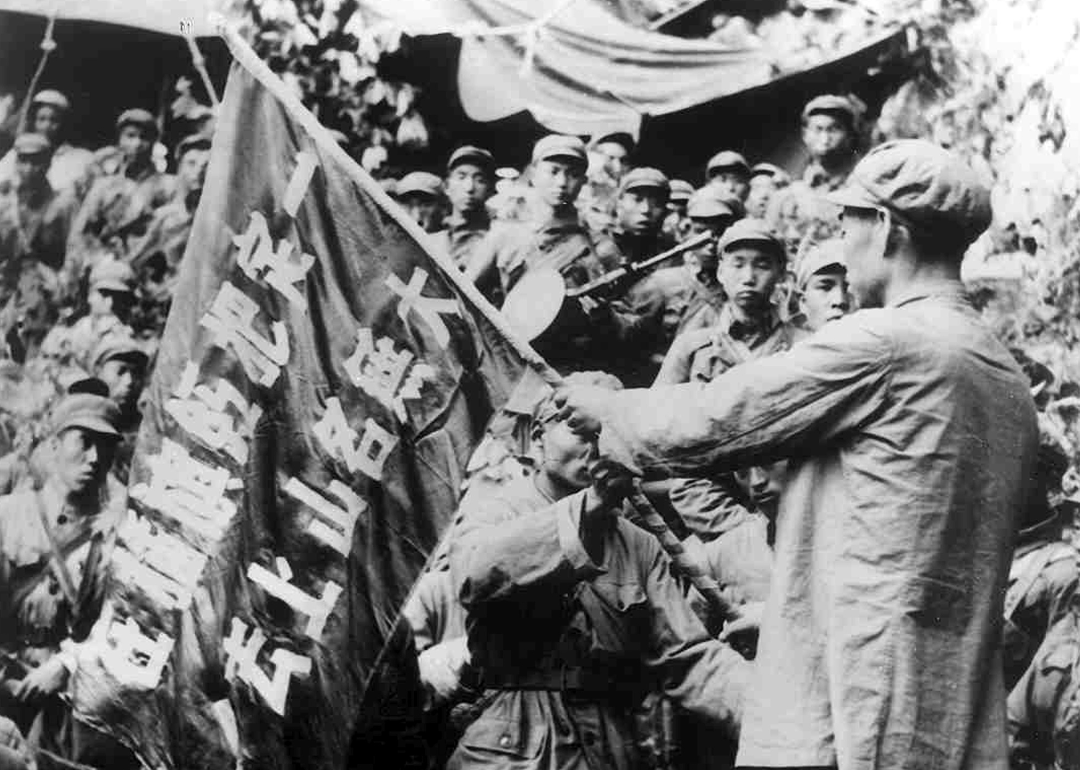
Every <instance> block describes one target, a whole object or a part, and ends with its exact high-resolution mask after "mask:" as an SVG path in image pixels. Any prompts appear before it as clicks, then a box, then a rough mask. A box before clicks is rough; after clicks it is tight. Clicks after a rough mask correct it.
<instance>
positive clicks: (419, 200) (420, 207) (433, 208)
mask: <svg viewBox="0 0 1080 770" xmlns="http://www.w3.org/2000/svg"><path fill="white" fill-rule="evenodd" d="M401 205H402V206H403V207H404V208H405V211H407V212H408V213H409V216H410V217H412V219H413V220H414V221H415V222H416V223H417V224H418V225H420V227H421V228H423V230H424V232H426V233H433V232H435V231H436V230H438V229H439V221H438V220H439V201H438V199H437V198H435V197H434V196H431V195H417V194H414V193H409V194H408V195H404V196H402V198H401Z"/></svg>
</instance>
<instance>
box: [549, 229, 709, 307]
mask: <svg viewBox="0 0 1080 770" xmlns="http://www.w3.org/2000/svg"><path fill="white" fill-rule="evenodd" d="M713 237H714V236H713V234H712V233H710V232H704V233H698V234H697V235H695V236H694V237H692V238H690V239H689V240H686V241H683V242H682V243H680V244H679V245H677V246H674V247H673V248H670V249H668V250H667V251H664V252H661V253H659V254H657V255H656V256H655V257H649V258H648V259H643V260H641V261H640V262H633V263H630V264H628V265H623V266H622V267H617V268H615V269H614V270H611V271H610V272H607V273H604V274H603V275H602V276H600V277H599V278H595V279H593V280H591V281H589V282H588V283H587V284H585V285H584V286H578V287H577V288H574V289H568V290H567V292H566V296H568V297H591V296H592V295H594V294H598V293H600V292H601V291H602V290H603V289H604V288H606V287H608V286H611V285H612V284H615V283H617V282H619V281H623V280H625V279H627V278H633V277H635V276H638V275H641V274H642V273H644V272H645V271H646V270H648V269H649V268H651V267H653V266H654V265H658V264H660V263H661V262H665V261H667V260H669V259H671V258H673V257H677V256H679V255H680V254H683V253H685V252H687V251H691V250H693V249H696V248H698V247H699V246H704V245H705V244H706V243H708V242H709V241H710V240H712V239H713Z"/></svg>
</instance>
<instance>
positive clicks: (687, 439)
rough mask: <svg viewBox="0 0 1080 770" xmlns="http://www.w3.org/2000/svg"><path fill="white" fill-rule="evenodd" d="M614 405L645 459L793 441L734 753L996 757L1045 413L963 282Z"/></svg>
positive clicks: (749, 453)
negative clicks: (1015, 561) (1024, 527)
mask: <svg viewBox="0 0 1080 770" xmlns="http://www.w3.org/2000/svg"><path fill="white" fill-rule="evenodd" d="M605 410H606V411H605V418H604V428H603V431H602V433H601V440H600V443H601V451H602V452H604V453H605V454H607V455H609V456H611V457H613V458H615V459H618V460H621V461H623V462H626V463H630V464H633V465H636V466H637V467H639V468H641V469H643V470H645V471H650V470H652V471H657V470H659V471H661V472H664V473H666V474H668V475H702V473H708V472H714V471H721V470H726V469H729V468H733V467H740V466H745V465H748V464H752V463H760V462H763V461H768V460H772V459H779V458H783V457H787V458H791V459H790V464H789V470H788V476H787V479H786V486H785V489H784V494H783V495H782V496H781V502H780V512H779V516H778V525H777V534H776V546H775V553H776V564H775V571H774V574H773V583H772V586H771V593H770V595H769V599H768V601H767V602H766V608H765V614H764V617H763V620H762V631H761V638H760V642H759V646H758V657H757V664H756V675H755V676H756V682H755V685H756V686H755V687H753V688H751V690H750V692H749V693H748V705H747V709H746V716H745V719H744V722H743V729H742V734H741V738H740V755H739V764H741V765H748V766H800V765H810V766H815V765H823V766H831V765H836V764H839V766H840V767H844V768H871V767H889V768H894V767H895V768H908V767H910V768H926V767H934V768H958V769H959V768H984V767H991V768H1004V767H1005V741H1004V735H1005V724H1004V699H1003V694H1004V685H1003V683H1002V671H1001V657H1000V639H1001V632H1002V620H1001V613H1002V597H1003V594H1004V588H1005V580H1006V576H1007V574H1008V565H1009V558H1010V555H1011V548H1012V539H1013V534H1014V527H1015V521H1014V519H1015V516H1016V512H1017V511H1019V510H1021V504H1022V502H1023V501H1024V498H1025V495H1026V494H1027V491H1028V490H1027V487H1028V484H1029V481H1028V480H1029V478H1030V472H1031V470H1032V467H1033V462H1034V457H1035V451H1034V450H1035V446H1036V441H1037V428H1036V422H1035V411H1034V406H1033V404H1032V402H1031V397H1030V395H1029V393H1028V389H1027V383H1026V380H1025V378H1024V376H1023V374H1022V373H1021V372H1020V370H1019V368H1018V367H1017V366H1016V364H1015V363H1014V362H1013V360H1012V358H1011V357H1010V356H1009V354H1008V352H1007V351H1006V350H1005V348H1004V347H1003V346H1002V345H1001V344H1000V343H999V342H998V341H997V340H996V339H994V337H993V335H992V334H991V332H990V331H989V329H988V328H986V327H985V326H984V325H983V324H982V323H981V321H980V320H979V317H978V315H977V313H976V312H975V311H974V309H973V308H972V307H971V306H970V305H969V304H968V303H967V302H966V300H965V299H964V298H963V296H962V287H961V286H960V285H959V283H956V284H946V285H945V286H943V287H941V288H940V289H939V291H938V292H937V293H935V294H933V295H931V296H911V297H909V298H908V299H907V300H906V301H899V302H895V303H893V304H892V306H891V307H888V308H885V309H882V310H865V311H860V312H858V313H855V314H853V315H851V316H848V317H846V318H843V319H840V320H838V321H834V322H832V323H830V324H828V325H827V326H826V327H824V328H823V329H821V330H820V331H818V332H817V333H816V334H814V335H812V336H811V337H809V338H807V339H806V340H804V341H802V342H801V343H798V344H796V345H795V346H793V347H792V349H791V350H789V351H787V352H784V353H778V354H776V355H773V356H769V357H766V358H763V359H761V360H758V361H751V362H747V363H744V364H742V365H740V366H737V367H735V368H734V369H732V370H731V371H730V372H728V373H726V374H724V375H721V376H720V377H718V378H717V379H716V380H714V381H713V382H712V383H710V384H708V385H706V386H704V387H701V386H694V385H684V386H677V387H676V388H664V387H659V388H653V389H651V390H649V391H626V392H623V393H614V394H610V396H608V397H607V404H606V406H605Z"/></svg>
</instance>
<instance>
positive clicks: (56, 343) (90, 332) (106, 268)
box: [41, 258, 135, 372]
mask: <svg viewBox="0 0 1080 770" xmlns="http://www.w3.org/2000/svg"><path fill="white" fill-rule="evenodd" d="M89 283H90V290H89V292H88V294H87V303H88V305H89V312H88V313H87V314H86V315H84V316H83V317H81V318H79V319H78V320H77V321H76V322H75V323H74V324H73V325H72V326H59V325H58V326H56V327H55V328H54V329H53V330H52V331H50V332H49V334H48V336H47V337H46V338H45V341H44V342H43V343H42V345H41V349H42V353H43V354H45V355H48V356H49V357H51V358H53V359H55V360H57V361H58V362H60V363H61V364H69V363H76V364H77V365H78V366H80V367H81V368H82V369H83V370H84V371H87V372H89V371H90V370H91V368H92V366H93V353H94V350H96V348H97V346H98V343H100V342H101V340H102V339H103V338H104V337H105V336H107V335H109V334H127V335H131V336H134V333H135V332H134V330H133V329H132V328H131V327H130V326H129V325H128V321H129V319H130V316H131V309H132V308H133V307H134V306H135V271H133V270H132V269H131V266H130V265H128V264H126V263H124V262H120V261H118V260H115V259H111V258H110V259H106V260H103V261H101V262H99V263H98V264H97V266H96V267H94V270H93V272H92V273H90V281H89Z"/></svg>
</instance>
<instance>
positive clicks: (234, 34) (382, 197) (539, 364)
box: [214, 17, 738, 618]
mask: <svg viewBox="0 0 1080 770" xmlns="http://www.w3.org/2000/svg"><path fill="white" fill-rule="evenodd" d="M214 26H216V27H217V29H218V33H219V34H220V35H221V36H222V37H223V38H224V39H225V42H226V44H228V46H229V50H230V51H231V52H232V55H233V57H234V58H235V59H236V60H237V61H238V62H239V63H240V64H241V65H243V66H244V68H245V69H247V70H248V72H250V73H251V74H252V75H253V76H254V77H255V78H256V79H257V80H258V81H259V82H260V83H262V85H263V86H264V87H265V88H266V89H267V90H269V91H270V93H271V94H273V95H274V96H275V97H276V98H277V99H278V100H280V101H281V103H282V104H283V105H284V106H285V108H286V109H287V110H288V111H289V112H290V114H291V116H292V118H293V119H294V120H296V121H297V122H298V123H300V125H302V126H303V127H304V130H306V131H307V132H308V134H309V135H310V136H311V138H312V139H314V140H315V142H317V143H318V145H319V148H320V149H321V150H322V151H323V152H325V153H327V154H328V155H331V156H333V157H335V158H337V160H338V161H339V162H340V163H341V166H342V167H343V168H344V169H345V171H346V172H347V173H348V174H349V176H350V177H351V178H352V180H353V181H354V182H356V184H357V185H359V186H360V187H361V188H362V189H363V190H364V192H366V193H367V194H368V195H370V196H371V197H372V198H374V199H375V200H376V201H377V202H378V203H380V204H381V205H382V207H383V208H384V209H385V210H386V212H387V213H389V214H390V216H391V217H393V219H394V221H395V222H396V223H397V224H398V225H400V226H401V227H402V228H403V229H404V230H405V231H406V232H407V233H408V234H409V235H410V236H412V238H413V239H414V240H415V241H416V242H417V243H418V244H419V245H420V247H421V248H422V249H424V251H425V252H426V253H427V255H428V257H429V258H430V259H431V260H432V261H433V262H435V264H436V265H438V266H439V268H440V269H441V271H442V273H443V275H444V276H445V277H446V278H447V279H449V280H450V281H451V282H453V284H454V286H455V287H456V288H457V289H458V291H460V292H461V293H462V294H463V295H465V297H467V298H468V299H469V301H470V302H472V303H473V304H474V305H475V306H476V308H477V309H478V310H479V311H480V312H481V313H482V314H483V316H484V318H485V319H486V320H487V321H488V322H489V323H490V324H491V325H492V326H494V327H495V330H496V331H497V332H498V333H499V334H500V335H501V336H502V338H503V340H504V341H505V342H506V343H507V344H508V345H510V347H512V348H513V349H514V351H515V352H516V353H517V354H518V355H519V356H521V358H522V360H523V361H524V362H525V363H526V364H527V365H528V366H530V367H531V368H532V369H533V370H535V371H536V372H537V373H538V374H539V375H540V377H541V378H543V380H544V382H546V383H547V384H548V385H550V386H551V387H552V388H559V387H561V386H562V385H563V378H562V376H561V375H560V374H559V373H558V372H557V371H555V370H554V369H553V368H552V367H551V364H549V363H548V362H547V361H545V360H544V358H543V357H542V356H541V355H540V354H539V353H537V352H536V351H535V350H534V349H533V347H532V346H531V345H530V344H529V343H527V342H525V341H524V340H522V339H521V338H520V337H519V336H518V335H517V333H516V332H515V331H514V330H513V329H512V328H510V324H509V323H508V322H507V320H506V317H505V316H504V315H503V314H502V313H500V312H499V311H498V310H497V309H496V308H495V306H494V305H492V304H491V303H490V302H488V301H487V298H485V297H484V295H483V294H481V293H480V290H479V289H477V288H476V286H475V285H474V284H473V283H472V282H471V281H469V280H467V279H466V278H465V276H464V275H462V273H461V272H460V271H459V270H458V268H457V266H456V265H454V264H453V262H452V261H451V260H450V257H449V255H444V254H442V253H440V252H438V251H437V250H431V249H428V248H426V246H425V243H426V242H427V234H426V233H425V232H424V231H423V230H421V229H420V226H419V225H418V224H417V223H416V222H414V221H413V220H412V219H411V218H410V217H409V216H408V214H406V213H405V210H404V209H402V208H401V206H400V205H399V204H398V203H397V202H396V201H394V200H393V199H392V198H390V196H389V195H387V194H386V192H385V191H384V190H383V189H382V187H381V186H380V185H379V184H378V182H376V181H375V180H374V179H373V178H372V177H371V175H369V174H368V173H367V172H366V171H364V170H363V169H362V168H360V166H359V165H358V164H357V163H356V161H354V160H353V159H352V158H351V157H349V154H348V153H347V152H345V150H343V149H342V148H341V146H340V145H339V144H338V143H337V142H336V141H334V138H333V137H332V136H331V135H330V132H329V131H328V130H327V129H326V128H325V127H324V126H323V125H322V124H321V123H319V121H318V119H317V118H316V117H315V116H314V115H312V114H311V112H310V111H309V110H308V109H307V108H306V107H304V105H303V104H301V103H300V100H299V99H298V98H297V97H296V95H295V94H294V93H293V92H292V91H290V90H289V88H288V86H286V85H285V83H284V82H283V81H282V80H281V79H280V78H279V77H278V76H277V75H275V74H274V73H273V72H272V71H271V70H270V68H269V67H268V66H266V63H265V62H264V61H263V60H262V59H260V58H259V56H258V54H256V53H255V51H254V50H253V49H252V48H251V46H249V45H248V44H247V41H245V40H244V39H243V37H242V36H241V35H240V33H239V32H238V31H237V30H236V28H235V27H234V26H232V25H230V24H228V23H227V22H226V21H225V20H224V19H223V18H221V17H218V19H217V20H216V21H215V22H214ZM637 494H639V499H638V503H639V507H642V508H643V510H644V511H645V512H647V509H644V507H643V506H640V503H641V500H642V499H644V496H643V495H640V493H637ZM650 508H651V506H650ZM649 518H650V530H651V531H652V533H653V534H654V535H655V536H656V537H657V539H659V541H660V544H661V546H663V549H664V551H665V552H666V553H667V554H668V556H669V557H670V558H671V560H672V561H673V562H674V563H675V564H676V565H677V566H678V567H679V569H680V570H681V571H682V572H683V573H684V574H685V575H686V577H687V578H688V579H689V580H690V581H691V582H692V583H693V584H694V585H695V587H697V588H698V590H699V591H700V592H701V593H702V594H703V595H704V596H706V597H707V598H709V599H710V600H712V601H713V602H714V604H715V605H716V606H717V609H719V610H720V611H721V613H722V614H723V615H724V617H725V618H731V617H735V616H737V614H738V613H737V611H736V610H735V609H734V608H732V607H731V605H730V604H728V603H727V602H726V601H724V600H723V598H722V597H720V598H719V600H718V599H717V597H718V596H719V590H718V588H717V587H716V584H715V581H712V583H711V584H710V583H709V580H708V579H707V578H708V575H707V573H706V570H705V569H704V567H703V566H702V565H701V564H699V563H698V562H697V561H696V560H695V559H694V558H693V557H692V556H691V554H690V553H689V552H687V551H686V550H685V549H683V548H682V545H681V543H679V541H678V538H676V537H675V535H674V533H673V532H672V531H671V528H670V527H668V525H667V523H666V522H665V521H664V520H663V518H662V517H660V516H659V515H657V516H650V517H649Z"/></svg>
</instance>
